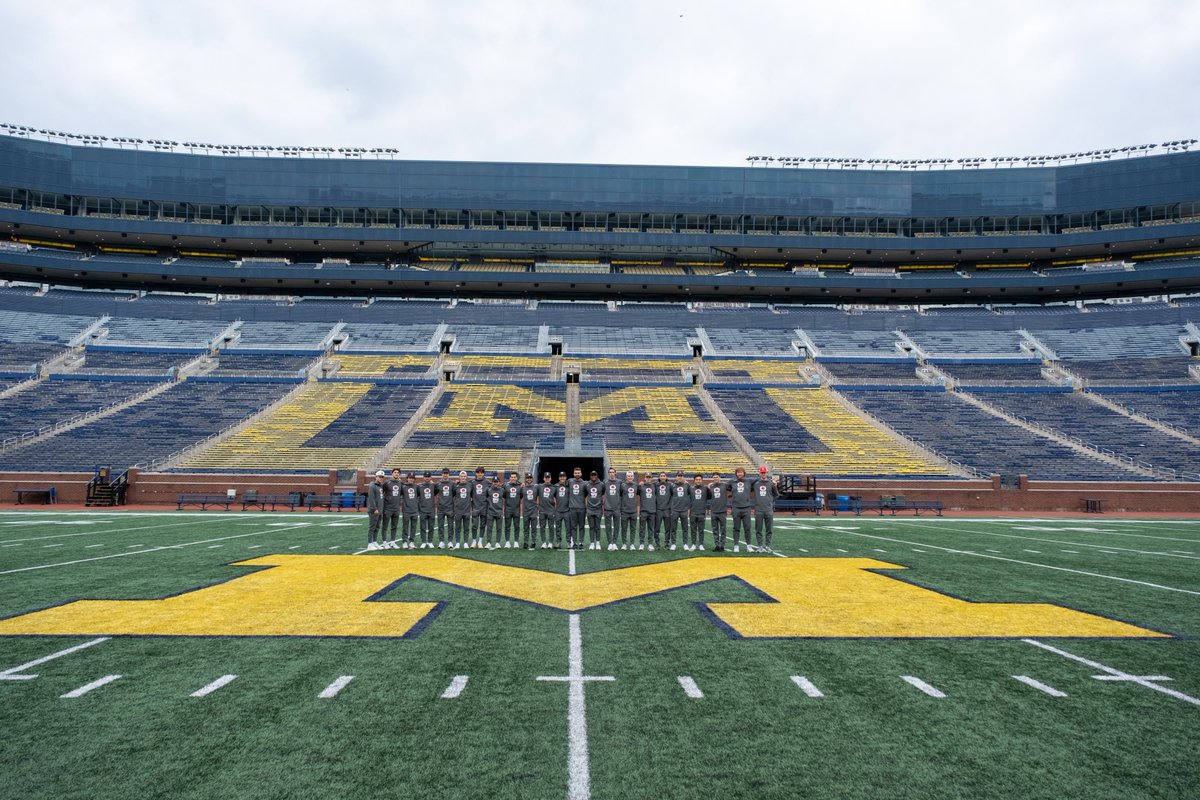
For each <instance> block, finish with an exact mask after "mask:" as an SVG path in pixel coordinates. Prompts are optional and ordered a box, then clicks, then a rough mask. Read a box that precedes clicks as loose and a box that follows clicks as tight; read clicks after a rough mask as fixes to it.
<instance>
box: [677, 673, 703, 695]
mask: <svg viewBox="0 0 1200 800" xmlns="http://www.w3.org/2000/svg"><path fill="white" fill-rule="evenodd" d="M678 680H679V685H680V686H681V687H683V693H684V694H686V695H687V696H688V697H689V698H691V699H692V700H703V699H704V692H702V691H700V687H699V686H697V685H696V681H695V680H694V679H693V678H692V677H691V676H690V675H680V676H679V678H678Z"/></svg>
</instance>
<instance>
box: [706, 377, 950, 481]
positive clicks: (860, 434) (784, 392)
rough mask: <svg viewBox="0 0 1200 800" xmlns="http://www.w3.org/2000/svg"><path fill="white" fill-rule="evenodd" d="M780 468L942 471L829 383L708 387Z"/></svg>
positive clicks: (895, 472)
mask: <svg viewBox="0 0 1200 800" xmlns="http://www.w3.org/2000/svg"><path fill="white" fill-rule="evenodd" d="M709 394H711V395H712V396H713V399H714V400H716V401H717V405H718V406H720V408H721V410H722V411H723V412H724V413H725V416H726V417H728V418H729V421H730V422H732V423H733V425H734V427H735V428H737V429H738V431H739V432H740V433H741V434H742V435H743V436H745V437H746V440H747V441H748V442H749V443H750V446H751V447H753V448H754V449H755V450H757V451H758V452H759V453H761V454H762V456H763V457H764V458H765V459H766V460H767V461H768V462H770V464H771V467H772V468H773V469H774V470H775V471H776V472H784V473H787V472H793V473H803V474H808V475H818V476H821V475H826V476H830V475H843V476H845V475H878V476H930V475H936V476H944V475H946V474H947V471H946V469H945V468H944V467H942V466H940V465H939V464H937V463H936V462H934V461H932V460H930V459H927V458H924V457H922V456H920V455H917V454H915V453H914V452H910V450H909V449H908V448H906V447H905V446H904V445H902V444H900V443H899V442H897V441H896V439H895V438H894V437H893V436H892V435H891V434H890V433H888V432H886V431H884V430H882V429H880V428H878V427H877V426H875V425H873V424H871V423H870V422H867V421H866V420H864V419H862V418H861V417H859V416H858V415H856V414H854V413H852V412H851V411H849V410H847V409H846V408H845V407H843V406H842V404H841V403H839V402H838V401H837V399H836V398H835V397H834V396H833V394H832V393H831V392H830V391H829V390H828V389H780V388H770V389H753V390H738V389H709Z"/></svg>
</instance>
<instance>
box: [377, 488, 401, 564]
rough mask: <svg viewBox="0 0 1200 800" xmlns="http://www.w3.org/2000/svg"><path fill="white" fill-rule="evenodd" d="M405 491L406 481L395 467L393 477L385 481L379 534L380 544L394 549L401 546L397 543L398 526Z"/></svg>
mask: <svg viewBox="0 0 1200 800" xmlns="http://www.w3.org/2000/svg"><path fill="white" fill-rule="evenodd" d="M403 491H404V481H402V480H400V470H398V469H394V470H392V479H391V480H384V482H383V529H382V531H381V532H380V536H379V543H380V545H382V546H383V547H388V548H391V549H393V550H395V549H398V548H399V547H400V545H399V544H397V543H396V526H397V524H398V523H399V522H400V495H401V493H403ZM405 530H407V528H405Z"/></svg>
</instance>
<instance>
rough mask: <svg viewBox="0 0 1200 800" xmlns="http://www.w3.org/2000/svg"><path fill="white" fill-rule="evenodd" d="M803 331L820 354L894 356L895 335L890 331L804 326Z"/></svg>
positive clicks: (897, 353)
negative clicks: (828, 328) (824, 328)
mask: <svg viewBox="0 0 1200 800" xmlns="http://www.w3.org/2000/svg"><path fill="white" fill-rule="evenodd" d="M804 332H805V333H807V334H808V337H809V338H810V339H812V341H813V344H815V345H816V346H817V350H818V353H817V355H822V356H895V355H899V351H898V350H897V349H896V343H897V340H896V336H895V334H893V333H891V332H890V331H858V330H820V329H817V328H805V329H804Z"/></svg>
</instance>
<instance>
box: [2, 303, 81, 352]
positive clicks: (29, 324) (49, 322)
mask: <svg viewBox="0 0 1200 800" xmlns="http://www.w3.org/2000/svg"><path fill="white" fill-rule="evenodd" d="M95 321H96V320H95V318H94V317H83V316H76V315H73V314H34V313H30V312H25V311H4V310H0V341H5V342H28V343H30V344H33V343H41V344H46V345H49V344H60V345H64V346H65V345H67V344H68V343H69V342H70V341H71V340H72V339H74V338H75V337H76V336H78V335H79V334H81V333H83V332H84V331H85V330H87V329H88V327H89V326H90V325H91V324H92V323H93V322H95ZM58 349H60V350H61V349H62V348H61V347H60V348H58Z"/></svg>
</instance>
